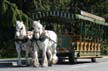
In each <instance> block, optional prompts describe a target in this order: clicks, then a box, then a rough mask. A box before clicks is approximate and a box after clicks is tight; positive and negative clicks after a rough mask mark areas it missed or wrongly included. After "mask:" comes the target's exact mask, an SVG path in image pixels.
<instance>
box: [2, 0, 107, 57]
mask: <svg viewBox="0 0 108 71" xmlns="http://www.w3.org/2000/svg"><path fill="white" fill-rule="evenodd" d="M107 8H108V0H98V1H97V0H0V20H1V21H0V34H2V35H0V56H1V57H5V55H6V54H7V52H6V50H4V48H5V49H9V50H10V51H11V50H14V51H15V49H12V48H13V47H14V41H13V39H14V32H15V23H16V20H22V21H24V23H25V24H26V26H31V22H32V20H31V18H30V17H32V16H31V13H32V12H33V11H35V12H38V11H50V10H52V11H53V10H56V11H68V12H72V13H73V12H75V13H77V12H79V10H84V11H87V12H90V13H93V14H95V15H98V16H101V17H104V18H105V19H106V22H107V20H108V14H107V13H108V9H107ZM92 26H93V25H92ZM92 26H89V27H88V28H87V29H86V31H87V32H88V30H90V29H91V27H92ZM93 27H95V25H94V26H93ZM74 28H77V27H74ZM102 28H103V30H101V31H100V30H97V29H96V28H93V29H92V31H89V32H91V33H92V32H95V31H99V32H102V31H103V32H105V33H104V34H103V38H104V39H108V37H107V34H108V33H107V29H108V27H106V26H103V27H102ZM7 34H8V36H7ZM95 34H96V33H95ZM90 35H91V34H90ZM10 44H11V45H10ZM3 52H4V53H3ZM2 53H3V54H2ZM11 53H14V52H11ZM15 55H16V54H15ZM15 55H13V56H15ZM8 56H10V57H11V56H12V55H11V54H10V55H8Z"/></svg>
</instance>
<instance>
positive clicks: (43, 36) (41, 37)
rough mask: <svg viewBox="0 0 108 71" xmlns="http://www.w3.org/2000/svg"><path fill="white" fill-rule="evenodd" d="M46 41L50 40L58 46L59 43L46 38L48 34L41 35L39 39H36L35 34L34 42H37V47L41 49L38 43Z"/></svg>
mask: <svg viewBox="0 0 108 71" xmlns="http://www.w3.org/2000/svg"><path fill="white" fill-rule="evenodd" d="M46 39H49V40H50V41H53V42H54V43H56V44H57V42H55V41H54V40H52V39H51V38H50V37H48V36H46V32H42V34H41V35H40V37H39V39H36V38H35V35H34V34H33V41H35V42H36V45H37V47H38V48H40V46H39V44H38V41H41V42H43V41H45V40H46Z"/></svg>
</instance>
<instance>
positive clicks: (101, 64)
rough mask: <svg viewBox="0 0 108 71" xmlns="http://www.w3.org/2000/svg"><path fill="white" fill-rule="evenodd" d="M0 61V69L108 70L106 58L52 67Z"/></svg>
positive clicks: (38, 70)
mask: <svg viewBox="0 0 108 71" xmlns="http://www.w3.org/2000/svg"><path fill="white" fill-rule="evenodd" d="M11 61H12V60H11ZM11 61H10V62H11ZM0 62H1V63H0V71H108V58H100V59H97V62H96V63H91V62H90V60H88V59H85V60H84V59H83V60H82V59H80V60H78V63H77V64H69V63H68V62H64V63H61V64H56V65H53V66H52V67H37V68H34V67H32V66H28V67H26V66H22V67H17V66H12V64H9V63H7V64H6V63H5V62H6V60H0ZM2 62H3V63H4V64H3V63H2ZM13 64H14V63H13Z"/></svg>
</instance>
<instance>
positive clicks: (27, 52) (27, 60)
mask: <svg viewBox="0 0 108 71" xmlns="http://www.w3.org/2000/svg"><path fill="white" fill-rule="evenodd" d="M28 55H29V50H28V49H27V50H26V54H25V58H26V65H29V59H28Z"/></svg>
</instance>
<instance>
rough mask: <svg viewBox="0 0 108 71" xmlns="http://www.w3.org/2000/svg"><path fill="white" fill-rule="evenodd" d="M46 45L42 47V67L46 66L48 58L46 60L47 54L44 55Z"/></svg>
mask: <svg viewBox="0 0 108 71" xmlns="http://www.w3.org/2000/svg"><path fill="white" fill-rule="evenodd" d="M46 51H47V47H44V48H43V49H42V59H43V60H42V66H43V67H48V60H47V55H46Z"/></svg>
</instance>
